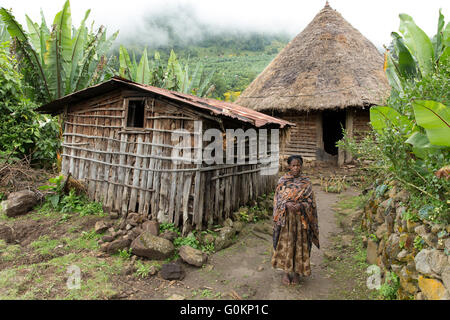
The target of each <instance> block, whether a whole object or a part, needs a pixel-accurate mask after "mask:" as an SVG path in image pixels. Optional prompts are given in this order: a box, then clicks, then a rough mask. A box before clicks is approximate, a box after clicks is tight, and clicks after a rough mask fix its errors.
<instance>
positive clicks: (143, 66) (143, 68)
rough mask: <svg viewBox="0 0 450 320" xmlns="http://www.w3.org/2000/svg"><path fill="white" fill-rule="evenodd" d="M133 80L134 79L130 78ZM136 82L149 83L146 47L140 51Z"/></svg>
mask: <svg viewBox="0 0 450 320" xmlns="http://www.w3.org/2000/svg"><path fill="white" fill-rule="evenodd" d="M132 80H134V79H132ZM136 82H139V83H143V84H149V83H150V67H149V64H148V56H147V48H145V49H144V52H143V53H142V56H141V60H140V61H139V66H138V68H137V74H136Z"/></svg>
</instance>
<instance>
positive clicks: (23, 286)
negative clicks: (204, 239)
mask: <svg viewBox="0 0 450 320" xmlns="http://www.w3.org/2000/svg"><path fill="white" fill-rule="evenodd" d="M314 190H315V193H316V198H317V204H318V210H319V211H318V216H319V228H320V242H321V249H320V250H318V249H317V248H315V247H313V249H312V259H311V261H312V276H311V277H307V278H303V279H301V281H300V284H298V285H296V286H285V285H283V284H281V277H282V272H281V271H277V270H274V269H272V267H271V264H270V259H271V253H272V235H271V232H272V225H271V221H270V219H267V220H265V221H260V222H258V223H249V224H247V225H246V226H245V228H244V229H243V230H242V231H241V232H240V234H239V235H238V237H236V239H235V241H234V243H233V245H231V246H230V247H228V248H226V249H224V250H221V251H219V252H216V253H214V254H212V255H210V257H209V259H208V262H207V264H206V265H204V266H203V267H202V268H196V267H192V266H189V265H187V264H184V263H183V267H184V268H185V270H186V277H185V278H184V279H183V280H182V281H167V280H164V279H162V278H160V277H159V276H158V275H153V276H150V275H149V276H144V277H140V276H139V273H136V272H134V273H133V271H131V272H130V265H131V262H130V260H129V259H127V258H123V257H120V256H118V255H115V256H109V255H106V254H104V253H101V252H100V251H99V249H98V248H99V247H98V244H97V241H98V239H99V238H100V235H97V234H95V232H94V231H93V228H94V225H95V222H96V221H98V220H100V219H105V218H102V217H98V216H89V217H79V216H76V215H74V216H71V217H70V218H69V219H68V220H62V219H61V215H60V214H57V213H54V214H49V215H42V213H38V212H33V213H30V214H28V215H26V216H22V217H18V218H15V219H10V218H7V217H5V216H3V217H0V223H2V224H7V225H9V226H12V227H13V228H14V230H15V234H16V242H15V243H5V242H4V241H3V242H2V241H0V299H168V298H170V297H174V296H173V295H174V294H176V295H178V296H181V297H183V298H185V299H268V300H305V299H306V300H308V299H368V297H369V294H370V293H369V292H368V291H367V289H365V288H364V285H363V284H364V281H365V280H364V279H365V277H364V267H365V265H364V263H363V260H364V259H365V253H364V252H361V244H360V243H359V242H358V241H359V238H358V236H357V235H355V231H354V230H352V229H350V230H345V228H343V225H342V223H341V222H342V221H343V220H342V219H344V220H345V218H346V216H345V215H346V214H348V213H349V212H352V210H354V201H353V200H352V199H355V198H354V197H355V196H356V194H357V193H356V191H355V190H353V189H348V190H347V191H345V192H343V193H341V194H335V193H326V192H324V191H322V190H321V188H320V186H319V185H318V184H317V181H316V184H315V186H314ZM339 204H344V206H343V207H342V206H341V207H339ZM345 210H347V211H345ZM346 233H347V234H350V235H351V236H352V237H353V242H352V243H351V244H350V245H347V246H342V236H343V235H344V234H346ZM358 250H359V251H358ZM330 252H332V253H333V254H331V258H330ZM327 253H328V254H327ZM358 255H359V256H358ZM355 256H356V257H357V258H358V257H359V262H358V260H357V259H356V260H355ZM139 261H140V260H139ZM141 262H142V263H143V264H146V265H155V266H158V265H159V266H160V265H161V264H163V263H165V262H164V261H144V260H142V261H141ZM71 266H76V267H78V268H79V269H80V271H81V282H80V284H81V287H80V288H79V289H68V287H67V283H68V280H70V277H71V274H70V273H68V271H69V270H70V267H71Z"/></svg>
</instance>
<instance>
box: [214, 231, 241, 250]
mask: <svg viewBox="0 0 450 320" xmlns="http://www.w3.org/2000/svg"><path fill="white" fill-rule="evenodd" d="M235 234H236V230H235V229H233V228H230V227H223V228H222V229H221V230H220V232H219V235H218V236H217V238H216V239H215V240H214V248H215V250H216V251H219V250H222V249H225V248H227V247H229V246H230V245H231V244H232V243H233V236H234V235H235Z"/></svg>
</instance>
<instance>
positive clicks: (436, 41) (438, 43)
mask: <svg viewBox="0 0 450 320" xmlns="http://www.w3.org/2000/svg"><path fill="white" fill-rule="evenodd" d="M443 28H444V15H443V14H442V9H439V19H438V26H437V32H436V35H435V36H434V37H433V39H432V40H431V43H432V44H433V48H434V61H438V59H439V57H440V56H441V54H442V50H443V43H442V37H443Z"/></svg>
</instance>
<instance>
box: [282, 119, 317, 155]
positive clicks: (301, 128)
mask: <svg viewBox="0 0 450 320" xmlns="http://www.w3.org/2000/svg"><path fill="white" fill-rule="evenodd" d="M318 117H320V114H319V113H318V112H311V113H296V114H285V115H282V119H284V120H287V121H290V122H293V123H295V124H296V126H295V127H292V128H291V129H290V134H289V135H288V139H287V141H286V145H285V147H284V153H285V154H289V155H291V154H300V155H301V156H302V157H303V158H304V159H308V160H315V159H316V150H317V130H318V128H317V118H318Z"/></svg>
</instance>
